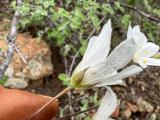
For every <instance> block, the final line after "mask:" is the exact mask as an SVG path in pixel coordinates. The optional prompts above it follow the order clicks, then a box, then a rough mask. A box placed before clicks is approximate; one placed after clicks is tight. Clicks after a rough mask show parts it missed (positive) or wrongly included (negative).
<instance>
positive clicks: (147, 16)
mask: <svg viewBox="0 0 160 120" xmlns="http://www.w3.org/2000/svg"><path fill="white" fill-rule="evenodd" d="M108 3H110V4H115V2H114V1H109V2H108ZM120 5H121V6H123V7H125V8H128V9H131V10H133V11H135V12H137V13H138V14H140V15H142V16H144V17H146V18H148V19H149V20H152V21H154V22H157V23H159V22H160V18H156V17H154V16H152V15H150V14H147V13H145V12H143V11H140V10H138V9H137V8H136V7H134V6H130V5H128V4H124V3H120Z"/></svg>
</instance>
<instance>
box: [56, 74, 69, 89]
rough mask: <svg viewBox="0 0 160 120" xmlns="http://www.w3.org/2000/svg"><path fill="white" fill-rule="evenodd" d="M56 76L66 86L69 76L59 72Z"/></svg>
mask: <svg viewBox="0 0 160 120" xmlns="http://www.w3.org/2000/svg"><path fill="white" fill-rule="evenodd" d="M58 78H59V79H60V80H61V81H62V83H63V85H66V86H68V85H69V83H70V77H69V76H68V75H67V74H64V73H60V74H59V75H58Z"/></svg>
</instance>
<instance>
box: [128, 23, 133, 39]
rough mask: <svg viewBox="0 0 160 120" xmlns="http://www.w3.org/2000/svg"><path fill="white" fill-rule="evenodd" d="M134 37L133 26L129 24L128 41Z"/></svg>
mask: <svg viewBox="0 0 160 120" xmlns="http://www.w3.org/2000/svg"><path fill="white" fill-rule="evenodd" d="M132 37H133V31H132V27H131V24H129V26H128V31H127V39H129V38H132Z"/></svg>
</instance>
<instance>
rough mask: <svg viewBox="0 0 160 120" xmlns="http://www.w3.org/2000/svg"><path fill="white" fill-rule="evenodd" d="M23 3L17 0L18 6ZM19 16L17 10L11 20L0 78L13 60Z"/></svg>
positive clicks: (0, 66)
mask: <svg viewBox="0 0 160 120" xmlns="http://www.w3.org/2000/svg"><path fill="white" fill-rule="evenodd" d="M22 4H23V3H22V1H21V0H17V6H21V5H22ZM18 18H19V13H18V11H16V12H15V14H14V16H13V19H12V22H11V27H10V32H9V33H8V35H7V44H8V49H7V54H6V58H5V59H4V61H3V62H2V64H1V65H0V79H2V78H3V75H4V72H5V71H6V69H7V67H8V65H9V63H10V62H11V59H12V57H13V54H14V47H13V45H12V44H14V43H15V40H16V36H17V25H18Z"/></svg>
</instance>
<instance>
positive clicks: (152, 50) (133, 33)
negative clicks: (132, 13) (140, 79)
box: [127, 25, 160, 68]
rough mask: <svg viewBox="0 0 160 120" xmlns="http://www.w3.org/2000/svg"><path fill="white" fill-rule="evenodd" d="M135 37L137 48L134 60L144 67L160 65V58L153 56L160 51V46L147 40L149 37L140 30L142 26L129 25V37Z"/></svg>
mask: <svg viewBox="0 0 160 120" xmlns="http://www.w3.org/2000/svg"><path fill="white" fill-rule="evenodd" d="M129 38H134V40H135V42H136V44H137V50H136V52H135V54H134V56H133V61H134V62H135V63H138V64H139V65H140V66H142V67H143V68H146V67H147V66H148V65H150V66H160V59H154V58H152V57H153V56H154V55H155V54H156V53H158V51H159V46H158V45H156V44H154V43H152V42H147V38H146V36H145V35H144V33H142V32H140V27H139V26H138V25H137V26H135V27H133V28H132V27H131V26H130V25H129V27H128V33H127V39H129Z"/></svg>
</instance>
